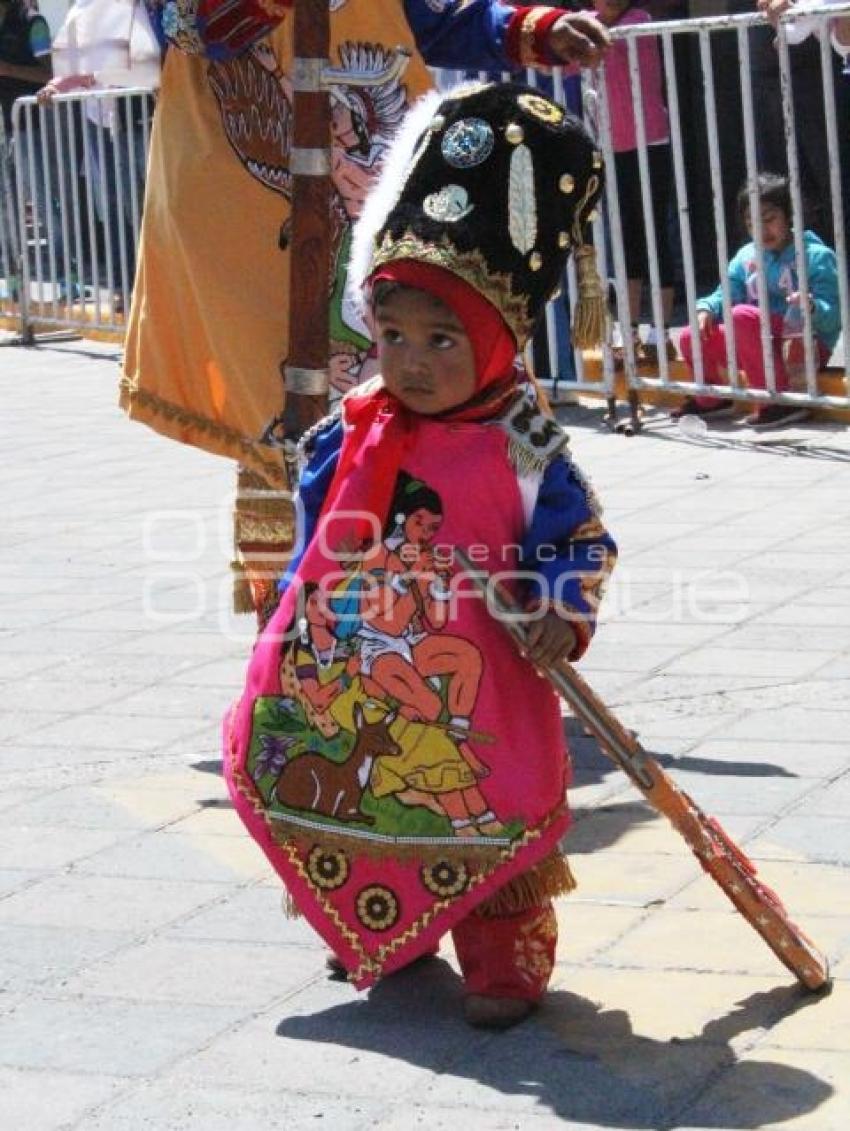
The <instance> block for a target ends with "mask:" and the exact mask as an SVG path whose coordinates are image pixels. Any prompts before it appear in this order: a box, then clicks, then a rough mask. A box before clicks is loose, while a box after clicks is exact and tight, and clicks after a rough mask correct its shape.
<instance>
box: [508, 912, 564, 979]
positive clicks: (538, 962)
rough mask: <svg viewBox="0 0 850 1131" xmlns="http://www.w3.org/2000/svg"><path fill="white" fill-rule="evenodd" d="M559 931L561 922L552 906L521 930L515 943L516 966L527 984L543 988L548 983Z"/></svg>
mask: <svg viewBox="0 0 850 1131" xmlns="http://www.w3.org/2000/svg"><path fill="white" fill-rule="evenodd" d="M557 935H558V923H557V920H556V918H555V912H554V909H553V908H552V907H551V906H550V907H547V908H545V909H544V910H543V911H542V912H541V913H540V914H539V915H538V916H537V917H536V918H535V919H534V920H532V922H531V923H527V924H526V925H525V926H524V927H523V928H522V929H521V930H520V932H519V936H518V938H517V940H516V942H515V943H514V966H515V968H516V970H517V972H518V974H519V976H520V977H521V978H522V980H523V981H524V982H525V983H526V984H527V985H529V986H532V987H534V988H536V989H539V990H543V989H545V988H546V986H547V985H548V982H549V978H550V976H551V974H552V967H553V965H554V962H553V955H554V951H555V939H556V938H557Z"/></svg>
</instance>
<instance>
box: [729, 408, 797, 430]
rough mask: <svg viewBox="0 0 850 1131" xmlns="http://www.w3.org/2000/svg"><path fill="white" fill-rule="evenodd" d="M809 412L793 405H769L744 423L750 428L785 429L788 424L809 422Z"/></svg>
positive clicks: (758, 410) (757, 410)
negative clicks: (799, 421)
mask: <svg viewBox="0 0 850 1131" xmlns="http://www.w3.org/2000/svg"><path fill="white" fill-rule="evenodd" d="M808 417H809V410H808V409H807V408H799V407H798V406H797V405H793V404H768V405H765V406H764V408H761V409H756V411H755V412H754V413H753V414H752V415H751V416H748V417H747V419H746V420H745V421H744V423H745V424H749V426H750V428H783V427H784V426H785V425H786V424H796V423H797V421H798V420H808Z"/></svg>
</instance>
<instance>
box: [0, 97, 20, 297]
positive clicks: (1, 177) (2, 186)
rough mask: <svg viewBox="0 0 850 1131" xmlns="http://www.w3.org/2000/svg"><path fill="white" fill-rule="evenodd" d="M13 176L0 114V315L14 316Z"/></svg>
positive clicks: (15, 233) (16, 263) (16, 280)
mask: <svg viewBox="0 0 850 1131" xmlns="http://www.w3.org/2000/svg"><path fill="white" fill-rule="evenodd" d="M13 180H14V169H13V166H12V139H11V137H10V136H9V135H8V134H7V132H6V124H5V122H4V121H3V115H2V114H0V317H2V318H4V319H6V318H14V317H16V316H17V315H18V313H19V307H18V296H19V294H20V281H19V277H18V268H19V258H20V256H19V250H18V248H19V244H18V226H17V220H16V210H15V205H14V197H13V195H12V183H13Z"/></svg>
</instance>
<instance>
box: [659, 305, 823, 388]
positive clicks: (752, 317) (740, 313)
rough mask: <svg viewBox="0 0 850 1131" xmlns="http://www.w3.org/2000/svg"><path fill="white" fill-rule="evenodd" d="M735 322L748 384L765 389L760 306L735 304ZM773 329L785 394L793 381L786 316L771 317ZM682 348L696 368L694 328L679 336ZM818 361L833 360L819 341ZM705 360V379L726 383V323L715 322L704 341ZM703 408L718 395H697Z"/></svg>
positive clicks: (775, 363)
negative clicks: (785, 351)
mask: <svg viewBox="0 0 850 1131" xmlns="http://www.w3.org/2000/svg"><path fill="white" fill-rule="evenodd" d="M732 325H733V326H734V329H735V351H736V354H737V357H738V368H739V369H743V370H744V372H745V373H746V375H747V384H748V386H749V387H750V388H751V389H764V388H766V386H767V381H766V378H765V372H764V358H763V357H762V352H761V321H760V315H759V308H758V307H757V306H749V305H748V304H746V303H741V304H740V305H738V306H733V307H732ZM770 328H771V331H772V338H773V371H774V373H775V374H776V391H777V392H778V393H783V392H785V391H786V390H787V389H788V386H789V380H788V373H787V372H786V369H785V364H784V362H783V360H782V319H781V318H780V317H779V315H778V314H774V315H772V316H771V319H770ZM679 349H680V350H681V351H682V357H683V358H684V359H685V361H686V362H687V363H688V367H689V368H690V369H691V371H693V367H694V365H693V343H692V342H691V328H690V326H687V327H686V328H685V329H684V330H683V331H682V336H681V338H680V339H679ZM816 352H817V360H818V363H819V364H820V365H825V364H826V362H827V361H828V360H829V355H828V354H826V356H824V355H825V353H826V351H825V350H824V347H823V346H821V345H820V343H817V351H816ZM702 360H703V371H704V373H705V379H706V381H708V382H709V383H710V384H712V385H723V384H725V383H726V378H727V374H726V367H727V365H728V364H729V359H728V357H727V354H726V329H725V327H724V326H723V324H722V322H718V323H716V324H715V326H714V329H713V330H712V332H711V333H710V334H709V336H708V338H707V339H706V340H705V341H704V342H703V343H702ZM694 399H695V400H696V402H697V404H698V405H700V407H702V408H708V407H710V406H711V405H713V404H716V403H717V400H718V398H717V397H716V396H711V395H710V394H709V395H708V396H697V397H695V398H694Z"/></svg>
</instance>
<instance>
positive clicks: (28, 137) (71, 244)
mask: <svg viewBox="0 0 850 1131" xmlns="http://www.w3.org/2000/svg"><path fill="white" fill-rule="evenodd" d="M845 11H846V12H848V13H850V0H848V3H847V4H846V5H844V4H841V5H838V6H834V7H829V8H825V9H822V10H821V12H820V13H816V14H815V15H814V16H813V17H812V18H813V19H814V22H815V23H816V24H818V25H819V26H821V27H822V28H824V27H826V24H827V22H828V20H829V19H830V18H831V17H833V16H835V15H836V14H838V13H841V12H845ZM753 34H760V35H766V34H767V29H766V26H765V24H764V21H763V19H762V17H761V16H759V15H758V14H755V13H753V14H747V15H741V16H721V17H713V18H707V19H697V20H684V21H675V22H674V21H670V22H664V23H657V24H643V25H636V26H628V27H623V28H617V29H614V31H613V36H614V38H615V39H622V40H625V42H626V45H627V51H628V60H629V74H630V84H631V94H632V101H633V105H634V108H635V119H636V137H637V167H638V174H639V181H640V195H641V205H642V213H643V224H644V228H645V232H646V245H647V251H648V264H647V267H648V276H649V279H648V282H649V287H648V295H649V302H648V307H646V308H645V310H644V318H643V321H644V323H646V322H649V323H650V324H654V326H655V328H656V337H657V339H658V341H659V342H663V339H664V325H663V323H664V318H663V313H662V309H661V298H660V295H661V287H660V281H661V280H660V272H659V258H658V246H657V232H656V224H655V217H654V215H653V207H652V199H653V186H652V178H651V173H650V149H651V146H649V145H648V144H647V140H646V130H645V122H644V113H643V106H642V94H641V82H640V76H639V67H638V43H639V41H640V40H641V39H642V38H646V37H653V38H654V39H655V42H656V43H657V44H658V47H659V50H660V57H661V62H662V68H663V74H664V80H665V85H666V96H667V105H668V109H669V120H670V140H671V150H672V164H673V176H674V185H675V191H674V194H673V196H674V205H673V207H672V208H671V210H670V216H669V218H668V223H669V230H670V234H671V236H672V239H673V242H674V244H675V245H676V247H677V248H678V249H679V256H678V258H679V267H678V278H677V290H678V294H679V302H678V306H677V310H678V318H677V323H678V325H679V327H681V326H683V325H688V326H690V329H691V336H692V341H693V374H692V375H691V374H690V373H688V371H687V370H686V369H685V368H684V367H683V366H682V364H681V363H678V364H677V363H676V362H671V360H668V358H667V356H666V354H665V351H664V349H663V348H660V349H659V350H658V354H657V364H656V365H655V366H654V367H652V368H648V367H647V366H646V365H645V364H642V363H641V359H640V358H639V357H638V356H637V355H636V351H635V347H634V343H633V340H632V337H631V334H630V333H629V325H630V310H629V294H628V278H627V271H626V262H625V252H624V233H623V230H622V224H621V212H620V207H619V199H618V184H617V178H616V176H615V175H614V171H613V169H614V159H613V145H612V131H611V126H612V122H611V115H612V108H611V107H610V106H609V104H608V98H607V94H606V82H605V70H604V67H602V68H600V70H599V71H597V72H596V73H590V72H585V73H584V74H583V75H582V76H581V91H580V94H579V95H578V102H579V104H580V106H581V108H582V112H583V114H584V117H585V119H586V120H587V121H588V124H589V125H590V126H591V128H592V129H593V130H595V131H596V133H597V136H598V138H599V142H600V146H601V148H602V150H603V153H604V154H605V157H606V164H607V166H608V178H607V189H606V194H605V199H604V209H603V210H602V215H601V216H600V218H599V219H598V220H597V221H596V223H595V225H594V240H595V243H596V246H597V251H598V256H599V260H600V266H601V270H602V273H603V276H605V277H607V278H608V279H609V280H610V292H611V313H612V318H611V320H610V323H609V326H610V327H611V328H612V329H615V328H616V327H622V329H623V331H624V332H622V335H621V337H622V346H621V353H622V361H621V363H620V364H621V366H622V368H623V374H624V380H625V382H626V385H627V387H628V389H629V390H630V391H631V392H632V393H633V394H634V395H635V396H639V395H640V394H641V392H643V391H646V390H655V391H658V390H661V391H669V392H676V393H688V392H697V391H699V392H702V391H704V392H708V393H711V392H714V393H717V394H719V395H723V396H731V397H734V398H737V399H739V400H742V401H759V400H765V399H767V400H778V401H787V402H790V403H803V404H806V405H819V406H841V407H848V406H850V396H848V391H850V384H849V383H850V368H848V363H850V355H848V354H847V352H846V351H845V360H844V362H843V375H844V385H843V387H839V389H838V391H837V392H836V391H835V387H834V383H833V391H832V393H831V394H830V393H825V392H823V391H822V389H821V386H820V383H819V379H818V372H817V357H816V355H815V350H814V348H813V344H812V337H811V329H812V326H811V314H810V312H809V310H808V307H807V306H806V305H805V304H804V306H803V318H804V331H805V332H804V335H803V343H804V350H805V383H804V385H803V386H801V387H799V388H795V389H793V390H789V391H786V392H778V391H777V387H776V374H775V372H774V365H773V350H772V348H771V325H770V312H769V309H768V303H767V294H766V287H765V281H764V263H763V256H762V253H761V251H760V250H759V251H757V259H758V280H759V281H758V307H759V311H760V325H761V341H762V351H763V358H764V367H765V375H766V389H765V390H764V391H762V390H758V389H752V388H749V387H748V386H747V384H746V378H745V375H744V374H743V373H742V371H741V368H740V366H739V365H738V359H737V357H736V351H735V347H734V338H733V335H731V334H730V335H729V340H730V346H729V358H728V379H729V384H728V385H725V384H722V385H712V384H709V383H706V380H705V367H704V364H703V356H702V350H701V346H700V340H699V333H698V332H697V321H696V317H697V316H696V303H697V299H698V298H699V297H700V295H701V294H704V293H706V291H707V290H713V289H714V287H715V286H716V284H717V283H718V282H719V283H721V284H722V285H723V311H724V321H725V323H726V324H727V325H729V326H731V301H730V294H729V288H728V285H727V284H726V282H725V280H726V267H727V263H728V260H729V258H730V254H731V252H732V251H733V250H734V249H735V248H737V246H738V245H739V244H740V243H742V242H744V240H743V239H738V238H737V235H733V231H732V229H733V221H732V208H731V205H730V201H731V200H732V199H733V197H734V195H735V193H736V191H737V188H738V187H739V185H740V183H741V182H744V181H745V182H746V183H747V184H748V185H749V186H750V188H751V190H753V191H752V194H751V214H752V217H753V225H754V233H753V234H754V238H755V242H756V246H757V248H758V247H759V245H760V237H761V230H760V227H761V225H760V210H759V208H758V207H757V206H756V199H755V195H754V189H753V186H754V183H755V175H756V173H757V171H759V169H760V168H761V169H764V168H765V167H766V166H765V164H764V161H763V160H761V161H760V157H761V155H760V154H759V136H760V130H761V127H762V125H763V121H762V119H763V116H764V114H765V112H766V111H767V109H771V110H772V112H774V116H775V117H776V118H777V121H781V124H782V129H783V133H784V146H783V152H782V159H783V161H784V163H785V164H786V165H787V172H788V176H789V179H790V184H791V196H792V202H793V211H794V238H795V246H796V252H797V264H798V267H797V270H798V274H799V289H800V290H801V292H803V293H806V292H807V287H808V280H807V273H806V261H805V256H804V255H803V247H802V233H803V230H804V221H803V216H804V201H803V187H804V186H803V177H802V173H801V160H800V152H799V148H800V146H799V142H800V138H801V131H802V132H803V134H804V135H805V132H806V131H811V130H813V129H814V121H813V120H810V117H804V119H803V120H800V109H799V106H798V99H799V92H800V83H799V80H798V77H797V76H796V75H794V76H793V83H792V73H793V70H794V60H795V57H796V56H795V53H796V52H800V51H801V48H800V47H790V48H789V45H788V43H787V41H786V37H785V33H784V30H782V31H780V34H779V39H778V44H777V51H776V54H775V59H776V64H775V65H776V68H777V72H778V77H777V78H776V79H775V81H774V82H773V85H772V86H771V85H770V84H767V85H766V84H765V82H764V79H763V76H759V75H758V74H757V73H756V71H755V70H754V64H753V58H752V42H751V35H753ZM771 36H772V33H771ZM762 45H763V44H762ZM813 48H814V51H815V53H816V55H817V56H818V58H819V60H820V72H821V77H820V80H819V81H820V93H819V114H820V115H821V117H822V130H823V134H824V139H825V141H824V145H825V147H826V154H828V156H826V160H825V167H826V169H828V177H827V180H828V184H827V185H825V186H821V189H822V191H821V192H820V193H819V195H820V196H821V198H822V199H821V200H820V204H821V216H822V218H825V221H824V222H825V223H826V225H827V227H828V228H829V229H830V232H831V236H832V239H833V240H834V246H835V250H836V253H837V256H838V263H839V284H840V303H841V314H842V325H843V326H845V327H846V326H847V325H848V324H850V323H848V316H850V297H849V296H848V264H847V245H846V234H845V209H844V205H843V200H844V199H847V194H848V190H850V184H848V183H847V177H848V172H850V170H846V169H844V168H843V162H842V160H841V153H842V150H843V149H846V150H847V151H848V153H847V160H848V161H850V116H848V118H847V122H848V128H847V129H845V130H844V131H843V132H842V129H841V125H840V115H839V112H838V110H837V94H840V95H841V96H842V104H844V103H846V102H848V98H847V93H848V92H846V91H844V90H842V89H841V88H840V87H837V84H836V81H835V67H836V59H835V57H834V54H833V51H832V47H831V45H830V42H829V37H828V35H827V34H822V35H821V36H820V38H819V41H811V42H810V44H809V47H808V51H809V56H808V58H809V60H811V53H812V49H813ZM772 50H773V48H772V47H771V51H772ZM721 62H722V63H723V66H722V67H721V66H720V64H721ZM685 70H686V71H687V75H685V74H684V73H683V72H684V71H685ZM447 77H448V76H446V75H441V76H440V78H441V79H445V78H447ZM528 81H530V82H532V83H536V84H541V85H546V88H547V89H549V90H551V91H552V93H553V95H554V96H555V97H556V98H558V99H560V100H561V101H564V100H565V99H566V87H565V84H566V83H568V82H569V79H565V76H564V74H563V73H561V72H555V73H554V75H553V76H552V77H551V79H545V78H544V79H540V78H539V77H538V76H536V75H534V74H533V73H529V75H528ZM839 82H848V83H850V79H841V78H839ZM547 84H548V85H547ZM810 85H811V84H810ZM683 94H684V95H685V96H686V99H687V104H683ZM574 101H576V99H574ZM768 101H770V102H771V103H772V105H770V106H768V104H767V103H768ZM730 102H731V103H734V107H733V109H732V111H730ZM780 109H781V114H780V113H779V111H780ZM151 111H152V106H151V101H150V96H149V94H148V93H147V92H146V91H142V90H132V91H121V92H118V91H109V92H102V91H97V92H86V93H82V94H75V95H67V96H63V97H62V98H60V99H57V100H56V102H55V104H54V105H53V106H50V107H41V106H37V105H36V103H35V100H34V99H22V100H20V101H19V102H18V103H17V104H16V105H15V109H14V131H13V138H12V139H8V138H6V139H5V141H4V140H3V134H2V133H0V158H2V159H0V192H2V199H0V205H2V207H0V241H2V242H0V314H6V315H13V316H15V317H17V318H18V319H19V320H20V326H21V331H22V336H23V337H24V339H28V338H30V337H31V336H32V331H33V327H34V326H35V325H36V324H38V326H39V327H41V326H47V327H49V328H54V329H63V328H64V329H78V330H83V329H85V328H86V327H94V328H102V329H113V330H120V328H121V327H122V326H123V313H124V311H126V310H127V309H128V307H129V300H130V292H131V288H132V281H133V272H134V267H135V254H136V246H137V241H138V233H139V221H140V216H141V208H142V197H143V173H144V163H145V162H144V156H145V153H146V151H147V144H148V137H149V131H150V118H151ZM804 111H805V113H806V114H809V113H810V108H807V107H804ZM0 128H2V123H0ZM736 155H737V157H736ZM772 171H782V170H772ZM706 233H708V234H706ZM565 284H566V285H565V288H564V296H565V297H564V298H562V299H559V300H556V302H555V303H553V304H551V305H550V308H549V310H548V312H547V319H546V325H545V329H544V331H543V333H542V335H541V337H542V340H543V341H544V342H545V345H546V347H547V349H546V351H545V352H547V353H548V366H547V367H546V368H548V372H549V374H550V376H551V377H553V378H554V379H555V381H556V382H557V381H558V379H559V378H561V379H563V377H564V375H565V373H569V381H570V383H569V384H568V386H567V387H568V388H570V389H573V390H576V391H586V392H594V393H600V392H601V393H603V394H604V395H606V396H608V397H612V396H613V394H614V390H615V388H616V376H617V372H616V370H617V364H618V363H617V359H616V357H615V353H614V351H613V350H612V348H611V340H610V338H611V335H610V334H609V342H608V344H607V345H606V346H605V348H604V349H603V350H602V352H601V355H600V356H598V357H592V356H589V355H586V356H582V355H581V354H579V355H577V356H576V357H575V359H574V367H573V357H572V352H571V350H570V347H569V337H568V333H569V331H568V321H569V311H570V308H571V306H572V304H573V303H574V296H575V277H574V272H573V269H572V267H570V269H569V271H568V274H567V278H566V280H565ZM644 332H645V327H644ZM675 337H676V334H675V333H674V338H675Z"/></svg>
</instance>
